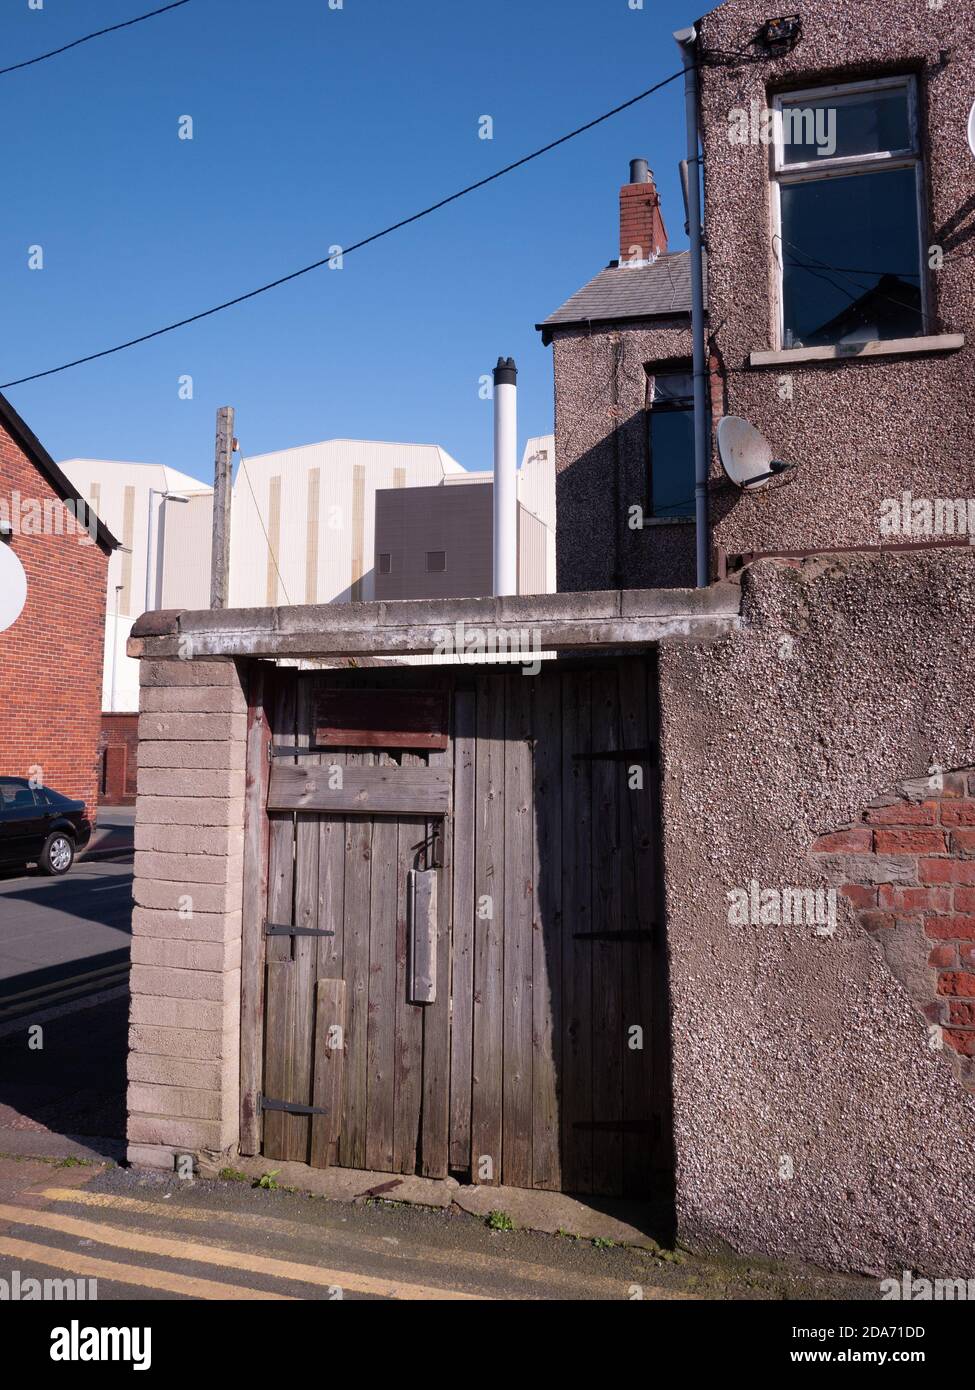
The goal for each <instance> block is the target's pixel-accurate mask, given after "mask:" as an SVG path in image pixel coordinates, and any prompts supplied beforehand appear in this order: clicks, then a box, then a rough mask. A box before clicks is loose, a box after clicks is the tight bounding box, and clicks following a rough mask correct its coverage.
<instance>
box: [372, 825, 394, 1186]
mask: <svg viewBox="0 0 975 1390" xmlns="http://www.w3.org/2000/svg"><path fill="white" fill-rule="evenodd" d="M396 859H397V826H396V822H395V821H394V820H377V821H376V823H375V825H374V827H373V832H372V886H371V890H370V906H369V1010H368V1024H367V1028H366V1050H367V1057H368V1063H367V1065H368V1070H369V1076H368V1081H367V1091H366V1104H367V1107H368V1119H367V1123H366V1167H367V1168H372V1169H375V1170H376V1171H378V1172H390V1171H392V1168H393V1107H394V1084H395V1083H394V1069H395V1057H396V907H397V883H396V868H397V863H396Z"/></svg>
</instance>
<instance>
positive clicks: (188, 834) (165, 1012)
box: [128, 659, 247, 1170]
mask: <svg viewBox="0 0 975 1390" xmlns="http://www.w3.org/2000/svg"><path fill="white" fill-rule="evenodd" d="M242 674H243V675H244V676H245V677H246V668H243V667H242V668H241V672H239V671H238V668H237V666H236V665H235V663H234V662H233V661H187V660H179V659H172V660H148V659H143V661H142V662H141V678H140V684H141V698H140V715H139V775H138V795H137V798H136V814H135V882H134V885H133V896H134V899H135V907H134V910H133V915H132V977H131V985H132V1002H131V1009H130V1014H129V1059H128V1159H129V1162H130V1163H133V1164H136V1165H139V1164H141V1165H144V1166H151V1167H154V1168H163V1169H168V1170H172V1169H173V1167H174V1165H175V1160H176V1157H177V1156H178V1155H184V1154H193V1155H201V1154H205V1155H207V1157H208V1158H210V1159H212V1158H213V1157H215V1156H217V1155H220V1154H224V1153H231V1152H233V1151H235V1149H236V1145H237V1140H238V1132H239V1092H240V1074H239V1067H240V1061H239V1059H240V941H241V896H242V883H243V834H244V776H245V773H244V758H245V746H246V728H247V698H246V695H245V693H244V689H243V686H242V679H241V676H242Z"/></svg>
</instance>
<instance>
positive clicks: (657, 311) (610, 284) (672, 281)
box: [535, 251, 691, 343]
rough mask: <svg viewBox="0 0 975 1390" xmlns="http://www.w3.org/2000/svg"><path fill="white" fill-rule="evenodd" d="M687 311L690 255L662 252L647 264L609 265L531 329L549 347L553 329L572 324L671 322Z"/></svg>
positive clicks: (686, 253)
mask: <svg viewBox="0 0 975 1390" xmlns="http://www.w3.org/2000/svg"><path fill="white" fill-rule="evenodd" d="M690 312H691V260H690V255H689V254H688V252H687V251H665V252H664V253H663V254H662V255H660V256H658V257H657V259H656V260H655V261H651V262H649V263H648V264H647V265H628V266H620V265H618V264H616V263H615V262H614V263H613V264H612V265H609V266H607V267H606V269H605V270H601V271H600V272H599V274H598V275H597V276H596V277H595V278H594V279H592V280H590V281H589V283H588V285H583V287H582V289H581V290H577V291H576V293H575V294H574V295H573V296H572V298H571V299H567V300H566V301H565V303H564V304H563V305H562V307H561V308H560V309H556V311H555V313H554V314H549V316H548V318H547V319H545V320H543V322H542V323H536V325H535V327H536V328H538V329H540V330H541V333H542V341H543V342H544V343H550V342H551V341H552V329H553V328H564V327H567V326H569V325H570V324H580V323H611V322H613V321H615V320H619V319H645V318H660V317H666V318H670V317H673V316H676V315H680V314H689V313H690Z"/></svg>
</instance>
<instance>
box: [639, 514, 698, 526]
mask: <svg viewBox="0 0 975 1390" xmlns="http://www.w3.org/2000/svg"><path fill="white" fill-rule="evenodd" d="M694 521H695V518H694V517H692V516H645V517H644V518H643V525H644V527H647V526H693V525H694Z"/></svg>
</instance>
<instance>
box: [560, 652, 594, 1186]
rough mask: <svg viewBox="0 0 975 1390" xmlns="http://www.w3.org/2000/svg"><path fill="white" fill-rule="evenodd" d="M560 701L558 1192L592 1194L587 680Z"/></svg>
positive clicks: (578, 676)
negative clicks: (585, 936)
mask: <svg viewBox="0 0 975 1390" xmlns="http://www.w3.org/2000/svg"><path fill="white" fill-rule="evenodd" d="M563 682H564V684H563V688H562V691H563V694H562V849H563V861H562V1187H563V1189H564V1190H565V1191H566V1192H591V1191H592V1131H591V1130H586V1129H580V1128H579V1127H578V1126H579V1124H580V1122H588V1121H591V1119H592V943H591V942H590V941H588V940H585V939H580V935H581V934H582V933H585V932H588V931H590V930H591V929H592V764H591V763H590V762H588V761H587V760H586V759H584V758H583V759H576V758H575V757H574V756H573V755H574V754H576V753H588V752H591V750H592V734H591V728H590V716H591V707H592V677H591V675H590V673H589V672H586V671H580V672H573V673H572V674H571V675H566V676H565V677H563Z"/></svg>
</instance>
